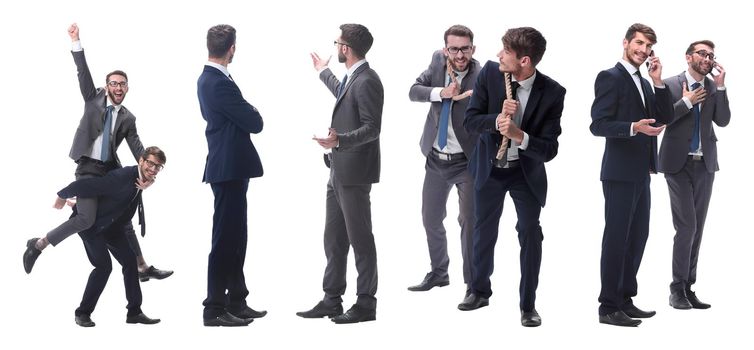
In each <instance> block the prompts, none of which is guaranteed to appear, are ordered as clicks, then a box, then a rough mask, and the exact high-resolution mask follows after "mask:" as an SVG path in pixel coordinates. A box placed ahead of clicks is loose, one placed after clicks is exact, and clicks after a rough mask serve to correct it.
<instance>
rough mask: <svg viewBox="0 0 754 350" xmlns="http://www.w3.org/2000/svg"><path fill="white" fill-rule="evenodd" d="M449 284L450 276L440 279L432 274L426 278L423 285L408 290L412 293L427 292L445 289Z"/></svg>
mask: <svg viewBox="0 0 754 350" xmlns="http://www.w3.org/2000/svg"><path fill="white" fill-rule="evenodd" d="M449 284H450V281H449V280H448V276H445V277H440V276H438V275H435V274H434V273H432V272H430V273H428V274H427V275H426V276H424V280H423V281H422V282H421V283H419V284H417V285H415V286H411V287H408V290H410V291H412V292H426V291H428V290H430V289H432V288H434V287H445V286H447V285H449Z"/></svg>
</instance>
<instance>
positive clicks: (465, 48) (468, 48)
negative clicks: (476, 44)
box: [448, 46, 473, 55]
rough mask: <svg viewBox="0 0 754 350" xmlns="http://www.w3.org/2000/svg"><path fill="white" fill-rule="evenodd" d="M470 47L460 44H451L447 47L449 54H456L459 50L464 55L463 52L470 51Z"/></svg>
mask: <svg viewBox="0 0 754 350" xmlns="http://www.w3.org/2000/svg"><path fill="white" fill-rule="evenodd" d="M472 47H473V46H461V47H455V46H451V47H449V48H448V52H449V53H450V54H451V55H457V54H458V51H461V52H462V53H463V54H464V55H465V54H467V53H469V52H471V48H472Z"/></svg>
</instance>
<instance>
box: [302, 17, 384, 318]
mask: <svg viewBox="0 0 754 350" xmlns="http://www.w3.org/2000/svg"><path fill="white" fill-rule="evenodd" d="M340 30H341V35H340V36H339V37H338V38H337V39H336V40H335V43H334V45H335V47H336V48H337V50H338V62H340V63H345V66H346V68H347V69H348V71H347V73H346V76H345V78H344V79H342V80H339V79H338V78H336V77H335V75H334V74H333V73H332V71H331V70H330V68H328V66H327V64H328V62H329V61H330V60H329V58H328V59H327V60H323V59H320V57H319V55H317V54H316V53H312V54H311V57H312V63H313V64H314V68H315V69H316V70H317V71H318V72H319V78H320V80H322V82H323V83H324V84H325V86H326V87H327V89H328V90H330V93H332V94H333V97H335V107H334V108H333V112H332V123H331V124H330V132H329V133H328V135H327V136H326V137H322V138H315V141H317V143H318V144H319V145H320V146H322V148H324V149H327V150H331V151H332V153H329V154H327V155H326V157H327V158H326V164H327V166H328V167H330V181H328V183H327V201H326V204H325V205H326V218H325V237H324V243H325V256H326V257H327V266H326V267H325V276H324V277H323V279H322V287H323V289H324V292H325V296H324V297H323V298H322V300H321V301H320V302H319V303H317V304H316V305H315V306H314V307H313V308H312V309H310V310H307V311H301V312H297V313H296V315H298V316H301V317H304V318H321V317H325V316H328V317H331V320H332V321H333V322H335V323H338V324H342V323H357V322H365V321H374V320H375V319H376V317H377V316H376V315H377V311H376V309H377V298H376V296H375V294H377V249H376V248H375V245H374V235H373V234H372V209H371V202H370V199H369V196H370V192H371V191H372V184H373V183H377V182H379V180H380V127H381V125H382V103H383V101H384V93H383V89H382V82H381V81H380V77H379V76H378V75H377V72H375V71H374V70H373V69H372V68H370V67H369V62H367V61H366V54H367V52H369V49H370V48H371V47H372V43H373V42H374V38H373V37H372V34H371V33H370V32H369V29H367V28H366V27H365V26H363V25H360V24H353V23H348V24H343V25H341V26H340ZM350 247H353V254H354V257H355V260H356V270H357V271H358V273H359V277H358V278H357V279H356V294H357V299H356V303H355V304H354V305H353V306H352V307H351V308H350V309H349V310H348V311H346V313H343V306H342V303H343V298H342V297H341V296H342V295H343V294H344V293H345V290H346V267H347V263H348V251H349V250H350Z"/></svg>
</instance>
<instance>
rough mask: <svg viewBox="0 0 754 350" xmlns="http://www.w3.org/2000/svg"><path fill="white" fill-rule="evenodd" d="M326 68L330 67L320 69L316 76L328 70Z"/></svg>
mask: <svg viewBox="0 0 754 350" xmlns="http://www.w3.org/2000/svg"><path fill="white" fill-rule="evenodd" d="M328 68H330V67H328V66H324V67H322V69H319V70H317V75H319V74H320V73H322V72H324V71H325V69H328Z"/></svg>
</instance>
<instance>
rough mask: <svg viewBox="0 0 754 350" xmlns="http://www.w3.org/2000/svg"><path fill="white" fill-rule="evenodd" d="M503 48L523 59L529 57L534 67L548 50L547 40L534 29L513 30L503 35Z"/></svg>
mask: <svg viewBox="0 0 754 350" xmlns="http://www.w3.org/2000/svg"><path fill="white" fill-rule="evenodd" d="M503 47H504V48H506V49H508V50H511V51H513V52H515V53H516V55H517V56H518V57H519V58H521V57H524V56H529V59H531V63H532V65H534V66H536V65H537V64H538V63H539V61H541V60H542V56H544V55H545V50H546V49H547V40H545V37H544V36H542V33H540V32H539V31H538V30H536V29H534V28H532V27H521V28H511V29H508V31H506V32H505V35H503Z"/></svg>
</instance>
